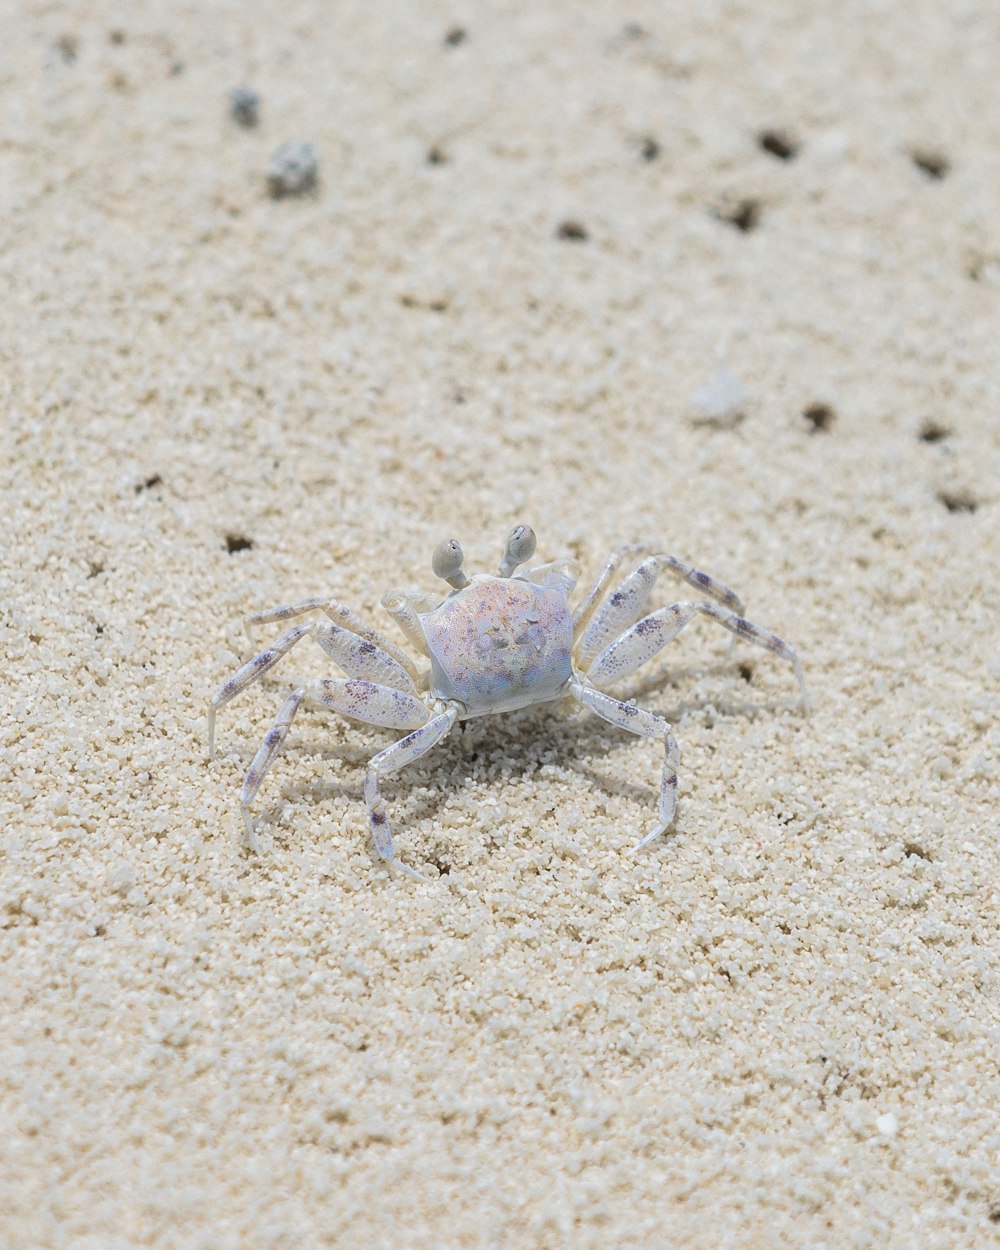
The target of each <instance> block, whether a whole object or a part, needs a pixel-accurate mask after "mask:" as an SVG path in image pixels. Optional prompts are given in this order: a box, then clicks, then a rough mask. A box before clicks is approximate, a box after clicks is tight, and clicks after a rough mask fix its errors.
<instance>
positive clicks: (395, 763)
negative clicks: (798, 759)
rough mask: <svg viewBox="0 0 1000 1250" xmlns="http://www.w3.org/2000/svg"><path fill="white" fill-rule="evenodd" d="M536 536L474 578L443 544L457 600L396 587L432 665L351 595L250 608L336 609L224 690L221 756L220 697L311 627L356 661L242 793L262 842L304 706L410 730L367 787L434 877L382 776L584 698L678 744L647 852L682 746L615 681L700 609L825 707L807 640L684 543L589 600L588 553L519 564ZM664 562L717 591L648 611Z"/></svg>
mask: <svg viewBox="0 0 1000 1250" xmlns="http://www.w3.org/2000/svg"><path fill="white" fill-rule="evenodd" d="M535 547H536V539H535V534H534V531H533V530H532V529H531V528H530V527H529V526H527V525H518V526H516V527H515V528H514V529H513V530H512V531H511V533H510V535H509V537H508V539H507V544H506V548H505V550H504V555H503V559H502V560H501V562H500V567H499V569H498V570H497V572H496V574H495V575H490V574H487V573H477V574H475V575H473V576H472V577H471V578H470V577H467V576H466V574H465V572H464V571H463V567H462V565H463V555H462V548H461V547H460V546H459V544H458V542H457V541H456V540H455V539H450V540H449V541H447V542H444V543H442V544H441V545H440V546H439V547H438V548H437V550H436V551H435V553H434V558H433V561H432V567H433V569H434V572H435V574H436V575H437V576H438V577H440V578H442V579H443V580H444V581H445V582H447V583H448V585H449V586H450V587H451V591H450V593H449V594H447V595H446V596H445V598H444V599H441V598H440V597H439V596H433V597H429V596H427V595H424V594H422V593H420V592H410V591H402V590H396V591H391V592H390V593H389V594H387V595H386V596H385V597H384V598H383V600H382V605H383V607H384V608H385V609H386V611H387V612H388V613H389V615H390V616H391V617H392V618H393V619H394V620H395V622H396V624H397V625H398V626H399V627H400V629H401V631H402V633H403V635H404V636H405V638H406V640H407V641H408V642H409V643H410V645H411V646H412V647H413V649H414V650H415V651H417V652H418V653H419V654H420V655H421V657H422V658H423V660H424V661H425V663H424V664H422V665H420V666H418V664H416V663H415V662H414V661H413V660H412V659H411V658H410V656H409V655H408V654H407V653H406V652H405V651H404V650H403V649H402V648H400V647H398V646H396V645H395V644H394V643H392V642H390V641H389V640H388V639H387V638H384V637H382V635H380V634H378V633H376V632H375V631H374V630H372V629H370V628H369V627H368V626H367V625H365V623H364V622H363V621H362V620H361V619H360V618H359V617H357V616H356V615H355V614H354V613H353V612H352V611H351V610H350V609H349V608H347V607H345V606H344V605H343V604H341V603H339V602H338V601H337V600H335V599H327V598H324V597H318V598H313V599H305V600H303V601H302V602H300V603H294V604H287V605H284V606H282V607H277V608H272V609H271V610H270V611H266V612H259V613H257V614H256V615H255V616H252V617H250V619H249V620H248V622H247V625H248V626H252V625H263V624H269V623H272V622H275V621H287V620H289V619H290V618H292V617H296V616H303V615H305V614H306V613H309V612H314V611H317V610H318V611H321V612H323V613H324V614H325V616H326V618H327V619H325V620H322V619H321V620H317V619H313V620H311V621H307V622H304V623H301V624H298V625H294V626H292V628H291V629H289V630H287V631H286V632H285V633H283V634H282V635H281V636H280V637H279V638H278V639H276V640H275V641H274V642H273V643H272V644H271V645H270V646H269V647H267V648H266V649H265V650H264V651H261V652H260V654H259V655H257V656H255V657H254V658H253V659H252V660H250V661H249V662H248V663H246V664H244V665H243V667H242V668H241V669H239V670H238V671H237V672H236V673H234V674H233V676H232V677H230V678H229V680H228V681H226V682H225V683H224V684H223V685H222V686H221V687H220V688H219V690H218V691H217V692H216V694H215V697H214V698H213V699H212V701H211V705H210V709H209V716H208V755H209V758H210V759H211V758H212V756H213V755H214V753H215V718H216V714H217V712H218V710H219V708H221V707H223V706H224V705H225V704H227V703H228V702H229V701H230V700H231V699H233V698H235V697H236V696H237V695H238V694H240V693H241V692H242V691H243V690H245V689H246V688H247V687H248V686H249V685H251V684H252V683H253V682H255V681H258V680H259V679H260V678H261V677H263V675H264V674H265V673H266V672H268V671H269V670H270V669H272V668H273V667H274V666H275V665H276V664H277V663H278V661H279V660H280V659H281V658H282V657H283V656H285V655H287V654H288V652H289V651H291V649H292V648H293V647H294V646H296V645H297V644H298V643H300V642H302V641H303V639H305V638H312V639H313V641H315V642H317V643H318V644H319V646H320V647H321V648H322V649H323V651H324V652H325V653H326V654H327V656H329V657H330V659H332V660H333V661H334V663H335V664H337V666H338V667H339V668H340V669H341V670H342V671H343V672H344V673H345V674H346V676H345V677H321V678H317V679H316V680H314V681H309V682H307V683H306V684H305V685H303V686H299V687H298V689H296V690H293V691H292V693H291V694H289V695H288V697H287V698H286V699H285V701H284V703H283V704H282V706H281V709H280V711H279V712H278V715H277V717H276V718H275V721H274V724H273V725H272V727H271V728H270V729H269V730H268V732H267V734H266V735H265V737H264V740H263V742H262V743H261V744H260V747H259V748H258V750H257V753H256V755H255V756H254V758H253V761H252V763H251V764H250V768H249V770H248V771H247V774H246V778H245V780H244V782H243V788H242V790H241V792H240V809H241V812H242V815H243V821H244V824H245V826H246V834H247V840H248V841H249V844H250V846H251V848H252V849H253V850H255V851H259V849H260V847H259V843H258V838H257V831H256V829H255V828H254V823H253V819H252V817H251V814H250V807H251V804H252V803H253V801H254V799H255V797H256V795H257V792H258V790H259V789H260V786H261V783H262V782H263V780H264V777H265V776H266V775H267V773H268V771H269V769H270V767H271V765H272V764H273V763H274V760H275V757H276V756H277V755H278V752H279V751H280V750H281V748H282V746H283V745H284V742H285V739H286V738H287V736H288V731H289V729H290V728H291V724H292V721H293V720H294V718H295V714H296V712H297V711H298V710H299V708H300V707H301V706H302V704H303V703H305V704H316V705H318V706H320V707H323V708H328V709H329V710H330V711H333V712H338V713H340V714H341V715H342V716H347V717H350V718H352V719H354V720H358V721H364V722H366V723H368V724H371V725H381V726H383V727H385V728H387V729H396V730H402V731H404V732H403V736H402V737H401V738H400V739H399V740H398V741H397V742H394V743H393V744H392V745H391V746H388V747H386V748H385V750H383V751H379V752H378V754H377V755H375V756H374V757H373V758H372V759H371V761H370V762H369V765H368V771H367V773H366V776H365V785H364V797H365V803H366V804H367V807H368V819H369V823H370V827H371V833H372V839H373V841H374V844H375V849H376V851H377V853H378V855H379V857H380V859H381V860H383V861H384V862H385V863H386V865H388V866H389V867H390V868H391V867H392V866H393V865H395V866H396V867H397V868H399V869H400V870H401V871H403V872H404V873H407V874H408V875H409V876H411V877H415V878H417V879H418V880H421V881H426V880H427V878H426V877H425V876H424V875H423V874H422V873H420V872H418V871H417V870H416V869H415V868H411V867H410V866H409V865H407V864H404V863H402V862H401V861H400V860H399V859H398V858H397V857H396V850H395V844H394V842H393V837H392V831H391V828H390V825H389V817H388V815H387V813H386V807H385V802H384V801H383V798H382V793H381V781H382V778H383V777H386V776H389V775H390V774H392V773H396V772H398V771H399V770H400V769H402V768H404V767H405V766H406V765H407V764H411V763H412V762H413V761H414V760H417V759H419V758H420V757H421V756H422V755H425V754H426V753H427V752H428V751H430V750H431V748H432V747H434V746H436V745H437V743H439V742H440V741H441V739H442V738H444V736H445V735H446V734H447V733H448V732H449V730H450V729H451V728H452V727H453V726H454V725H455V723H456V722H457V721H464V720H469V719H471V718H472V717H476V716H491V715H493V714H494V713H497V712H510V711H513V710H514V709H516V708H522V707H528V706H530V705H532V704H536V703H548V702H551V701H553V700H556V699H561V698H563V697H564V696H570V697H571V698H572V699H574V700H575V701H576V702H578V703H580V704H582V705H583V706H584V707H585V708H589V709H590V711H592V712H595V713H596V714H597V715H598V716H599V717H601V718H602V719H603V720H605V721H608V722H610V724H612V725H617V726H618V727H619V728H620V729H625V730H628V731H629V732H630V733H633V734H638V735H639V736H640V737H643V738H653V739H656V740H658V741H660V742H662V743H663V750H664V760H663V769H662V773H661V777H660V794H659V802H658V807H657V819H656V823H655V824H654V826H653V827H652V829H650V831H649V832H648V833H647V834H646V836H645V837H643V838H642V840H641V841H640V842H639V843H638V845H637V846H636V847H635V848H634V850H636V851H638V850H641V849H642V848H643V847H645V846H648V845H649V843H650V842H652V841H653V840H654V839H655V838H657V837H659V836H660V835H661V834H662V833H664V832H665V831H666V830H667V829H669V828H670V825H671V824H672V822H673V819H674V814H675V811H676V807H677V773H678V767H679V765H680V752H679V750H678V746H677V741H676V739H675V738H674V734H673V730H672V729H671V726H670V725H669V723H668V722H667V721H666V720H665V719H664V718H663V717H662V716H658V715H656V714H654V713H652V712H648V711H646V710H645V709H643V708H641V707H637V706H636V704H635V702H634V701H632V700H628V701H625V700H622V699H617V698H615V697H614V696H613V695H611V694H609V693H607V692H606V691H605V690H604V689H603V688H602V687H605V686H614V685H615V684H616V683H617V682H620V681H621V680H622V679H624V678H626V677H628V676H629V675H630V674H632V673H634V672H635V671H636V670H637V669H638V668H639V667H640V666H641V665H643V664H645V663H646V662H647V661H648V660H651V659H652V658H653V656H655V655H656V654H657V652H659V651H660V650H661V649H662V648H663V647H665V646H666V645H667V643H668V642H670V641H671V639H673V638H675V637H676V636H677V634H678V633H679V632H680V631H681V630H682V629H683V628H684V627H685V625H687V624H688V623H689V622H691V621H692V620H694V619H695V617H697V616H706V617H708V618H709V619H710V620H712V621H715V622H716V623H717V624H719V625H721V626H722V627H723V628H724V629H726V630H728V631H729V632H730V633H731V634H733V635H734V636H735V638H742V639H743V640H745V641H746V642H749V643H752V644H754V645H756V646H759V647H763V648H764V649H765V650H766V651H770V652H772V653H773V654H774V655H777V656H778V657H779V658H781V659H783V660H785V661H786V662H787V663H788V664H790V665H791V666H792V668H793V670H794V672H795V676H796V678H797V680H798V685H799V693H800V696H801V701H802V706H803V708H804V709H805V710H806V711H808V710H809V695H808V692H807V690H806V683H805V677H804V675H803V672H802V666H801V664H800V663H799V659H798V656H797V655H796V653H795V651H794V649H793V648H792V647H790V646H789V645H788V643H787V642H784V641H782V639H781V638H779V637H778V636H777V634H774V633H771V631H770V630H767V629H762V628H761V627H760V626H759V625H754V624H753V623H752V622H750V621H748V620H747V619H746V618H745V617H744V616H743V601H742V600H741V599H740V597H739V595H737V594H736V592H735V591H733V590H730V589H729V587H728V586H725V585H723V583H722V582H720V581H719V580H718V579H717V578H715V577H712V576H711V575H710V574H708V573H703V572H701V571H700V570H699V569H696V568H695V567H694V566H693V565H690V564H687V563H686V562H685V561H684V560H681V559H679V558H678V557H677V556H672V555H666V554H661V553H655V552H654V553H652V554H648V553H649V548H648V547H646V546H643V545H640V544H632V545H629V546H625V547H621V548H620V549H619V550H618V551H616V552H615V553H614V554H613V555H612V556H611V557H610V559H609V560H608V561H607V563H606V564H605V566H604V568H603V569H602V571H601V573H600V576H599V577H598V578H597V581H596V583H595V584H594V586H593V587H592V589H591V590H590V591H589V593H587V594H586V595H585V596H584V598H583V599H582V600H581V601H580V602H579V603H578V604H577V606H576V607H575V608H574V607H573V606H571V603H570V597H571V595H572V594H573V591H574V590H575V588H576V584H577V581H578V579H579V576H580V568H579V565H578V564H577V562H576V561H575V560H573V559H570V558H568V557H567V558H563V559H558V560H554V561H552V562H550V563H547V564H541V565H537V566H535V567H533V568H528V569H527V570H526V571H524V572H522V573H518V574H517V575H516V576H515V570H517V569H518V568H520V567H521V566H522V565H523V564H525V563H526V562H527V561H529V560H530V559H531V557H532V556H533V555H534V553H535ZM640 556H643V557H644V558H643V559H641V560H640V562H639V563H638V564H637V565H636V567H635V568H634V569H633V571H632V572H631V573H630V574H629V575H628V576H626V577H625V578H624V579H623V580H622V581H621V582H620V583H619V585H618V586H617V587H616V589H615V590H614V591H613V592H612V593H611V594H608V593H607V591H608V587H609V586H610V584H611V582H612V579H613V578H614V577H615V575H616V573H617V572H618V571H619V569H620V568H621V566H622V565H623V564H624V563H625V562H626V561H630V560H631V561H634V560H635V559H636V558H638V557H640ZM661 574H667V575H668V576H670V577H673V578H676V579H677V580H678V581H681V582H685V583H687V585H688V586H691V587H693V588H694V589H695V590H696V591H697V592H699V593H700V594H701V595H703V596H705V597H704V598H698V599H684V600H681V601H679V602H677V603H671V604H669V605H668V606H667V607H664V608H659V609H658V610H656V611H652V612H650V611H647V609H648V606H649V601H650V595H651V593H652V590H653V587H654V585H655V584H656V581H657V579H658V578H659V577H660V575H661ZM426 661H429V667H428V665H427V664H426Z"/></svg>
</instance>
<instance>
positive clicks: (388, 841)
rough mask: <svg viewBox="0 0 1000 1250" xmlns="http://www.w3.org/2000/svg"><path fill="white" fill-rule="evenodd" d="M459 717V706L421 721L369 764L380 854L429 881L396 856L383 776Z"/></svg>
mask: <svg viewBox="0 0 1000 1250" xmlns="http://www.w3.org/2000/svg"><path fill="white" fill-rule="evenodd" d="M457 719H458V709H457V708H456V707H448V708H446V709H445V711H443V712H441V713H439V714H438V715H437V716H433V717H432V718H431V719H430V720H429V721H428V722H427V724H426V725H421V726H420V728H419V729H415V730H414V731H413V733H410V734H407V735H406V737H405V738H400V740H399V741H398V742H394V743H393V744H392V746H390V747H386V749H385V750H384V751H380V752H379V753H378V755H376V756H375V757H374V758H373V759H372V761H371V763H370V764H369V765H368V772H367V773H366V775H365V802H366V803H367V804H368V819H369V822H370V824H371V830H372V838H373V839H374V842H375V849H376V851H378V853H379V857H380V858H381V859H384V860H385V862H386V863H387V864H390V865H391V864H395V865H396V867H397V868H400V869H401V870H402V871H403V872H405V873H408V874H409V876H411V877H416V878H417V880H418V881H427V880H428V878H427V877H425V876H424V875H423V873H419V872H417V870H416V869H415V868H410V867H409V866H408V865H406V864H404V863H401V862H400V861H399V860H398V859H396V850H395V847H394V846H393V841H392V830H391V828H390V827H389V817H388V815H387V813H386V810H385V802H384V800H383V798H382V792H381V790H380V789H379V778H380V777H384V776H388V775H389V774H391V773H396V772H399V770H400V769H401V768H405V767H406V765H407V764H412V763H413V761H414V760H418V759H419V758H420V757H421V755H425V754H426V753H427V752H428V751H429V750H430V749H431V748H432V747H434V746H436V745H437V744H438V743H439V742H440V741H441V739H442V738H443V737H444V736H445V734H446V733H447V732H448V731H449V730H450V729H451V727H452V726H453V725H454V723H455V721H456V720H457Z"/></svg>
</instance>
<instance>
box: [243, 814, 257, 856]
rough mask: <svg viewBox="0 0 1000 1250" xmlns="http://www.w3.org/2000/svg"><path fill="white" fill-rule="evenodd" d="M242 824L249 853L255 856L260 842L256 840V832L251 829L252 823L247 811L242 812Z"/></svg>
mask: <svg viewBox="0 0 1000 1250" xmlns="http://www.w3.org/2000/svg"><path fill="white" fill-rule="evenodd" d="M243 823H244V825H245V826H246V831H247V843H248V844H249V846H250V849H251V851H253V852H254V854H255V855H259V854H260V842H259V840H258V838H257V830H256V829H255V828H254V827H253V821H252V820H251V818H250V813H249V812H248V811H244V812H243Z"/></svg>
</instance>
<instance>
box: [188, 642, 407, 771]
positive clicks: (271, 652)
mask: <svg viewBox="0 0 1000 1250" xmlns="http://www.w3.org/2000/svg"><path fill="white" fill-rule="evenodd" d="M303 638H314V639H315V640H316V642H318V643H319V645H320V646H321V647H322V648H323V650H324V651H325V652H326V654H327V655H328V656H329V657H330V658H331V659H332V660H333V661H335V663H336V664H337V665H338V666H339V667H340V668H342V669H343V670H344V672H345V673H346V674H347V675H348V677H363V678H365V679H366V680H367V681H374V682H377V683H379V684H380V685H383V686H392V687H393V688H394V689H396V690H406V691H409V692H411V693H415V687H414V684H413V681H412V680H411V678H410V675H409V673H408V672H407V671H406V670H405V669H404V668H403V667H402V665H400V664H398V663H397V662H396V660H395V659H394V658H393V656H391V655H389V654H387V653H386V652H385V651H383V650H382V648H381V647H379V646H377V645H376V644H375V643H374V642H369V641H368V640H367V639H365V638H361V637H359V636H358V635H357V634H356V633H353V632H352V631H351V630H348V629H343V628H341V626H339V625H335V624H333V622H331V621H312V622H310V623H309V624H308V625H293V626H292V628H291V629H289V630H286V632H285V633H283V634H282V635H281V637H280V638H278V639H277V640H276V641H275V642H273V643H272V644H271V645H270V646H269V647H267V648H266V650H264V651H262V652H261V653H260V654H259V655H255V656H254V658H253V659H252V660H248V661H247V663H246V664H244V665H243V667H242V668H241V669H238V670H237V671H236V672H235V673H234V674H233V675H232V677H230V678H229V680H228V681H226V682H224V683H223V685H222V686H220V687H219V689H218V690H217V691H216V693H215V695H214V696H213V698H212V702H211V704H210V706H209V709H208V758H209V759H211V758H212V756H213V755H214V754H215V717H216V713H217V712H218V710H219V708H220V707H224V706H225V705H226V704H227V703H228V702H229V701H230V699H234V698H235V697H236V696H237V695H238V694H239V693H240V692H241V691H243V690H245V689H246V688H247V686H249V685H251V683H253V682H255V681H258V680H259V679H260V678H261V677H263V676H264V674H265V673H266V672H268V671H269V670H270V669H272V668H274V666H275V664H277V663H278V661H279V660H280V659H281V657H282V656H284V655H287V654H288V652H289V651H291V649H292V647H294V646H295V645H296V643H299V642H301V641H302V639H303Z"/></svg>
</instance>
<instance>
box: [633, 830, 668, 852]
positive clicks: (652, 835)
mask: <svg viewBox="0 0 1000 1250" xmlns="http://www.w3.org/2000/svg"><path fill="white" fill-rule="evenodd" d="M669 827H670V826H669V825H657V826H656V828H655V829H652V830H651V831H650V832H649V833H647V834H646V836H645V837H644V838H643V839H642V840H641V841H639V842H637V843H636V844H635V846H633V847H632V849H631V850H630V851H628V852H627V854H629V855H635V854H637V853H638V852H639V851H642V850H644V849H645V848H646V847H647V846H649V844H650V842H655V841H656V839H657V838H659V837H661V836H662V835H663V834H664V833H666V831H667V829H669Z"/></svg>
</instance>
